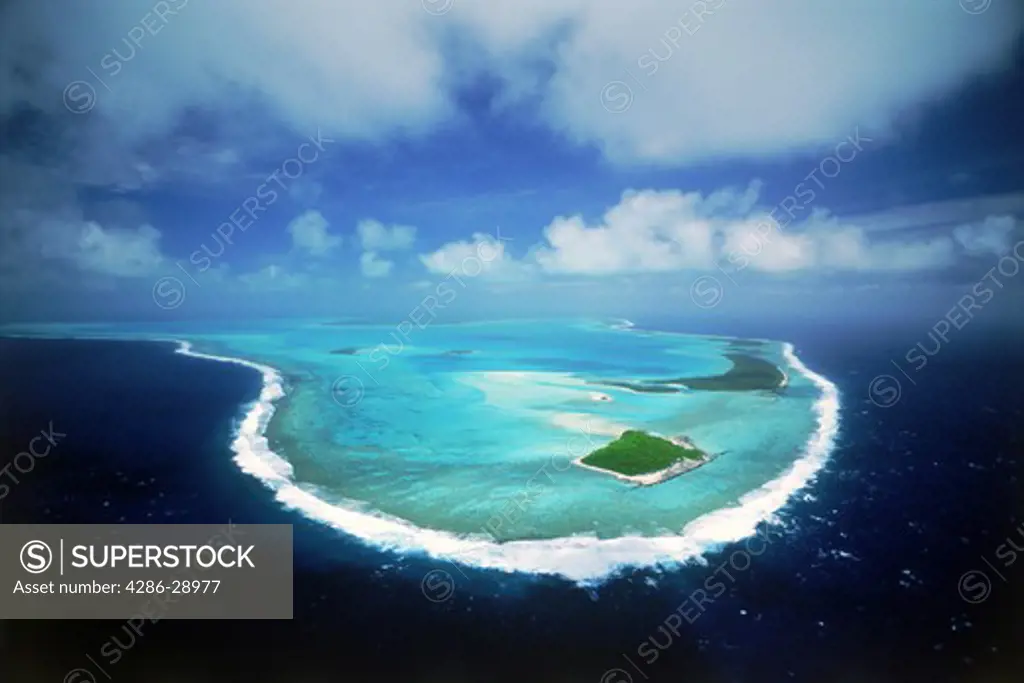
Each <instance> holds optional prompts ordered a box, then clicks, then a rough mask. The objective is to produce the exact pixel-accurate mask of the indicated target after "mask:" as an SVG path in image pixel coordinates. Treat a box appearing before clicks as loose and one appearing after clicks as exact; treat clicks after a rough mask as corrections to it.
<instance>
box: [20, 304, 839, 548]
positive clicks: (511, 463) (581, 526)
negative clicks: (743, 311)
mask: <svg viewBox="0 0 1024 683" xmlns="http://www.w3.org/2000/svg"><path fill="white" fill-rule="evenodd" d="M61 329H62V330H63V331H64V332H67V333H72V334H80V335H88V336H115V337H135V338H167V337H175V338H184V339H188V340H190V341H192V342H194V343H195V345H196V348H197V349H198V350H200V351H203V352H206V353H210V354H216V355H218V356H231V357H240V358H245V359H249V360H252V361H256V362H258V363H261V364H266V365H269V366H272V367H273V368H276V369H278V370H279V371H280V372H281V373H282V375H283V376H284V384H285V390H286V394H287V397H288V398H287V400H286V402H284V403H283V404H282V405H281V407H280V409H279V410H278V412H277V414H276V416H275V418H274V421H273V424H272V425H271V428H270V431H269V432H268V435H269V436H270V443H271V447H272V448H273V449H274V450H275V451H277V453H278V455H280V456H281V457H283V458H284V459H285V460H286V461H288V462H289V463H290V464H291V466H292V468H293V469H292V471H291V472H289V473H288V474H289V475H290V477H291V478H292V480H293V482H294V484H296V485H297V487H298V488H299V489H301V490H302V491H304V492H305V493H307V494H313V496H315V497H316V498H317V499H319V500H320V501H322V502H326V503H332V504H336V505H338V506H341V507H344V508H345V509H348V510H357V511H361V512H363V513H366V514H368V515H380V514H383V515H384V516H387V517H394V518H398V519H399V520H404V522H406V523H409V524H410V525H412V526H414V527H417V528H420V529H433V530H442V531H446V532H454V533H456V534H458V535H460V536H464V535H474V536H479V537H483V538H487V539H490V540H495V541H508V540H515V539H556V538H562V537H566V536H577V535H586V536H590V537H597V538H601V539H611V538H619V537H623V536H631V537H632V536H641V537H664V536H666V535H673V534H680V533H681V532H682V531H683V529H684V528H685V527H687V525H689V524H691V523H693V522H694V521H695V520H698V519H699V518H701V517H703V516H705V515H708V514H710V513H713V512H715V511H721V510H723V509H725V508H731V507H736V506H739V505H741V503H742V500H741V499H742V498H743V497H744V496H745V495H748V494H750V493H751V492H753V491H755V490H756V489H759V488H760V487H764V486H766V485H767V484H769V483H770V482H772V481H773V480H775V479H777V478H779V477H781V476H782V475H783V474H784V473H786V472H787V470H789V469H790V468H792V466H793V465H794V463H795V462H796V461H797V460H798V458H800V457H801V455H802V454H804V452H805V450H806V447H807V445H808V442H809V440H811V439H812V438H813V436H814V434H815V432H816V430H818V429H819V416H818V415H817V414H816V412H815V404H816V402H818V401H819V399H820V398H821V391H820V388H819V386H817V385H816V384H815V383H814V382H813V381H812V379H811V378H810V377H808V376H805V374H802V373H801V372H800V371H798V370H797V369H796V368H794V367H792V364H791V362H790V360H789V359H788V358H787V355H786V353H785V348H784V346H783V345H782V344H781V343H778V342H764V343H762V344H761V345H759V346H756V347H742V348H737V347H731V346H730V344H731V340H728V339H725V338H711V337H697V336H686V335H679V334H668V333H654V332H641V331H636V330H630V329H618V328H615V327H611V326H608V325H605V324H600V323H591V322H559V323H552V322H551V321H544V322H505V323H480V324H462V325H433V326H429V327H427V328H425V329H418V328H416V327H412V328H411V329H409V330H401V331H399V330H397V329H396V328H394V327H387V326H353V325H345V326H335V325H325V324H323V323H322V322H316V321H309V322H304V323H299V324H296V323H294V322H261V323H259V324H252V325H232V326H230V327H229V326H227V325H213V324H194V323H190V324H178V325H158V326H134V327H132V328H125V327H104V326H89V327H81V326H79V327H66V326H65V327H63V328H61ZM15 331H16V330H15ZM35 331H39V328H38V327H37V328H35ZM338 349H356V350H358V351H357V352H356V353H354V354H351V355H349V354H331V353H330V352H331V351H332V350H338ZM453 351H460V352H461V351H471V353H458V354H453V353H452V352H453ZM729 351H733V352H743V353H749V354H751V355H757V356H759V357H762V358H765V359H766V360H769V361H771V362H773V363H775V364H776V365H777V366H779V367H780V368H782V369H783V370H784V371H785V372H786V373H787V375H788V376H789V385H788V386H787V387H786V389H785V390H784V391H783V392H781V395H776V394H774V393H771V392H686V393H681V394H638V393H634V392H631V391H628V390H620V389H616V388H613V387H607V386H597V385H592V384H588V382H590V381H593V380H626V381H628V380H634V379H641V378H667V377H680V376H700V375H712V374H720V373H723V372H725V371H726V370H728V369H729V367H730V366H731V363H730V362H729V361H728V360H727V359H725V358H724V357H723V354H724V353H726V352H729ZM597 394H604V395H606V396H607V397H610V398H611V400H610V401H601V400H595V395H597ZM625 428H639V429H644V430H648V431H651V432H655V433H659V434H662V435H666V436H668V435H677V434H686V435H688V436H690V437H691V438H692V439H693V440H694V441H695V442H696V443H697V445H698V446H700V447H701V448H703V449H704V450H706V451H709V452H715V453H722V455H721V456H720V457H718V458H717V459H715V460H714V461H713V462H711V463H709V464H707V465H705V466H703V467H701V468H699V469H697V470H695V471H693V472H689V473H687V474H685V475H683V476H681V477H677V478H675V479H672V480H670V481H667V482H664V483H661V484H658V485H656V486H652V487H636V486H633V485H631V484H628V483H626V482H623V481H620V480H617V479H615V478H613V477H611V476H608V475H605V474H602V473H599V472H594V471H589V470H585V469H582V468H579V467H577V466H575V465H572V464H571V461H572V460H573V459H574V458H576V457H579V456H582V455H584V454H585V453H587V452H589V451H591V450H593V449H595V448H597V447H599V446H601V445H603V444H605V443H607V442H608V441H610V440H612V439H613V438H614V436H615V435H616V434H617V433H618V432H619V431H621V430H622V429H625ZM250 455H251V454H250ZM250 471H252V470H251V469H250ZM253 473H256V472H253ZM290 504H293V505H296V506H300V505H301V504H300V503H296V502H294V501H292V502H291V503H290ZM311 514H313V515H314V516H316V514H318V513H316V512H313V511H311ZM342 526H344V525H342ZM346 528H347V527H346Z"/></svg>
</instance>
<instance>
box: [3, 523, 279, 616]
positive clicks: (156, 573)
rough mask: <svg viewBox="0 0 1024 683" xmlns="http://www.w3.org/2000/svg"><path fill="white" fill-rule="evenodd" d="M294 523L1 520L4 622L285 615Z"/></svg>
mask: <svg viewBox="0 0 1024 683" xmlns="http://www.w3.org/2000/svg"><path fill="white" fill-rule="evenodd" d="M291 618H292V527H291V525H290V524H233V523H231V522H228V523H227V524H0V619H136V620H148V621H151V622H156V621H159V620H160V619H291Z"/></svg>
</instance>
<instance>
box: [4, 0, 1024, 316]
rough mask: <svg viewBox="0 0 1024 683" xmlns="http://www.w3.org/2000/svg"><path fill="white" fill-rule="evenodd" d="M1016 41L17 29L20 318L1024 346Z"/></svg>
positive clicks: (14, 110)
mask: <svg viewBox="0 0 1024 683" xmlns="http://www.w3.org/2000/svg"><path fill="white" fill-rule="evenodd" d="M1022 29H1024V3H1022V2H1018V1H1016V0H905V1H903V2H900V3H893V2H891V1H889V0H830V1H829V2H823V1H818V0H813V1H812V0H783V1H781V2H777V3H764V2H761V1H760V0H703V1H698V2H692V1H691V0H683V1H682V2H666V1H665V0H634V1H633V2H629V3H623V2H621V1H620V0H614V1H613V0H589V1H585V0H520V1H518V2H501V3H499V2H496V1H493V0H486V1H485V0H477V1H473V0H379V1H378V2H375V3H367V2H358V3H357V2H348V1H347V0H338V1H335V2H332V1H330V0H289V1H287V2H285V1H284V0H281V1H278V0H261V1H260V2H251V1H248V2H246V1H243V0H221V1H220V2H217V3H203V2H199V0H166V1H150V0H145V1H136V0H123V1H121V2H117V3H83V2H76V1H73V0H0V249H2V251H0V321H89V320H94V321H122V320H189V319H205V318H211V317H212V318H226V317H237V318H247V317H258V316H275V317H276V316H308V317H314V316H316V317H320V316H331V317H337V318H339V319H347V318H350V317H351V318H354V319H367V320H374V321H379V322H386V321H394V322H397V321H398V320H401V319H403V318H405V317H408V315H409V314H410V312H411V311H414V310H416V311H418V313H417V314H416V315H418V316H419V317H420V318H421V319H422V318H423V316H424V314H423V308H424V306H426V307H427V308H428V309H429V313H428V314H427V316H428V318H429V319H430V320H440V319H446V320H451V321H455V320H462V319H472V318H504V317H523V316H526V317H546V316H555V315H558V316H564V315H574V316H576V315H580V316H605V317H627V318H628V317H634V316H652V315H663V316H671V315H678V316H680V317H683V318H686V317H693V318H694V319H698V318H701V319H708V318H709V317H710V318H713V317H714V316H740V317H742V316H751V317H756V316H774V317H782V318H785V317H794V318H801V319H814V318H815V317H818V316H845V317H864V318H880V319H894V320H895V319H901V318H905V317H907V316H911V315H912V316H922V317H925V318H927V317H929V316H943V315H946V314H947V312H948V311H950V310H951V309H954V308H959V309H960V310H961V311H963V310H965V309H966V310H967V311H968V315H980V313H979V311H982V310H984V308H986V307H988V308H990V309H995V310H994V311H992V312H991V313H985V315H989V316H992V317H1002V318H1007V317H1013V316H1019V315H1020V311H1021V310H1022V308H1021V303H1022V302H1024V284H1022V283H1024V275H1021V276H1020V277H1017V275H1018V271H1019V270H1020V269H1021V264H1022V262H1024V223H1022V219H1024V126H1022V125H1021V122H1022V121H1024V87H1022V86H1024V50H1022V44H1024V43H1022V40H1021V37H1022ZM965 296H968V297H971V298H970V299H968V300H965V299H964V297H965ZM972 311H973V313H972Z"/></svg>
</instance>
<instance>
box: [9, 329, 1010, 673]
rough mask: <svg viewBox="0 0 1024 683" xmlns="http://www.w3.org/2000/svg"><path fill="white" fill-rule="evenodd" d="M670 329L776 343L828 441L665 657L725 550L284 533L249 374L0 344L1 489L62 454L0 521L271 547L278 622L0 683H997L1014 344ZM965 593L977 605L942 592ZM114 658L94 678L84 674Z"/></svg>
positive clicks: (36, 473)
mask: <svg viewBox="0 0 1024 683" xmlns="http://www.w3.org/2000/svg"><path fill="white" fill-rule="evenodd" d="M637 322H638V323H639V324H640V326H645V325H646V326H650V327H658V328H660V329H677V330H680V331H684V328H683V326H682V325H680V324H679V323H667V322H664V321H637ZM685 331H693V332H716V333H722V334H736V335H741V336H760V337H773V338H779V339H786V340H789V341H792V342H794V344H795V345H796V352H797V355H798V356H799V357H800V358H801V359H802V360H803V362H804V363H806V364H807V365H808V367H810V368H811V369H812V370H814V371H815V372H819V373H821V374H824V375H825V376H826V377H828V378H829V379H830V380H832V381H833V382H835V383H836V384H837V385H838V386H839V388H840V391H841V396H842V424H841V432H840V436H839V441H838V444H837V447H836V449H835V451H834V452H833V454H832V457H831V460H830V462H829V464H828V466H827V467H826V468H825V469H824V470H823V471H822V472H821V473H820V474H819V476H818V478H817V481H816V482H815V483H814V484H813V485H812V486H811V487H809V488H808V489H807V490H805V491H804V492H802V494H798V496H797V497H796V498H795V499H794V500H793V501H791V503H790V504H789V505H788V506H787V507H786V508H785V509H784V510H783V511H782V514H781V517H782V519H783V525H782V527H781V530H777V531H774V532H771V535H770V538H771V539H772V542H770V543H769V544H768V545H767V548H766V550H765V551H764V552H763V553H762V554H760V555H758V556H757V557H755V558H753V559H752V560H751V562H750V563H749V567H746V566H745V567H743V569H742V570H740V571H735V570H732V571H731V572H730V576H731V578H724V577H722V576H721V575H719V577H720V578H721V579H722V580H723V581H724V583H726V585H727V590H726V591H725V592H724V594H722V595H721V596H720V597H718V598H717V599H715V600H714V601H713V603H711V604H709V605H706V606H705V611H704V612H702V613H701V614H700V616H699V618H697V619H695V620H694V621H693V623H687V622H686V621H683V622H682V625H681V626H678V625H677V626H675V629H674V630H675V631H677V632H678V633H675V632H673V629H666V628H665V624H666V620H667V618H668V617H669V616H670V614H671V613H672V612H673V611H674V610H676V608H677V607H678V606H679V605H680V604H681V603H683V602H684V601H685V600H686V599H687V596H689V595H690V593H691V592H692V591H693V590H694V589H695V588H697V587H699V586H701V585H702V584H704V583H705V581H706V580H707V577H708V576H709V575H710V574H711V573H712V572H713V571H714V570H715V569H716V567H719V566H721V564H722V562H723V561H728V558H729V557H730V556H731V553H733V552H734V550H735V548H732V547H727V548H724V549H723V550H722V551H721V553H717V554H713V555H711V556H709V557H708V558H707V559H708V565H707V566H688V567H685V568H683V569H680V570H676V571H672V572H667V573H658V572H655V571H642V572H641V571H638V572H629V573H628V574H626V575H625V576H623V577H621V578H617V579H613V580H611V581H610V582H608V583H606V584H604V585H602V586H600V587H596V588H589V589H588V588H580V587H577V586H575V585H572V584H570V583H568V582H565V581H562V580H558V579H554V578H535V577H525V576H519V575H508V574H500V573H495V572H489V571H477V570H469V569H465V568H459V567H455V566H454V565H451V564H449V563H446V562H435V561H432V560H429V559H427V558H418V557H399V556H397V555H395V554H393V553H389V552H382V551H379V550H376V549H373V548H369V547H366V546H363V545H361V544H359V543H356V542H353V541H351V540H349V539H347V538H345V537H344V536H341V535H339V534H338V533H337V532H335V531H332V530H329V529H326V528H324V527H321V526H319V525H317V524H315V523H312V522H310V521H308V520H305V519H303V518H302V517H300V516H298V515H297V514H295V513H291V512H288V511H286V510H282V509H281V508H280V507H279V506H278V505H277V504H276V503H275V502H274V501H273V499H272V497H271V495H270V492H269V491H268V490H266V489H265V488H263V486H262V485H261V484H260V483H259V482H258V481H257V480H256V479H254V478H252V477H249V476H247V475H245V474H243V473H242V472H241V471H239V470H238V468H237V467H236V466H235V464H234V463H233V462H232V460H231V457H232V454H231V451H230V449H229V446H228V444H229V441H230V437H231V434H232V429H233V426H234V423H235V421H236V420H237V419H238V418H239V417H240V415H241V413H242V407H243V405H244V404H245V403H247V402H249V401H251V400H252V399H254V398H255V397H256V395H257V394H258V392H259V388H260V377H259V376H258V374H257V373H256V372H254V371H252V370H250V369H248V368H245V367H241V366H236V365H231V364H225V363H217V362H211V361H207V360H202V359H197V358H189V357H186V356H182V355H180V354H175V353H173V351H174V345H173V344H170V343H153V342H147V343H141V342H138V343H137V342H120V341H118V342H112V341H102V342H101V341H82V340H27V339H0V420H2V422H0V465H5V464H6V463H7V462H8V461H9V460H10V458H11V457H12V456H13V455H14V454H15V453H17V452H18V451H21V450H23V449H24V444H26V443H27V442H28V441H29V440H30V439H31V438H32V437H33V436H34V435H35V434H38V433H39V431H40V430H43V429H47V428H48V427H49V426H50V425H51V423H52V428H53V430H54V431H56V432H59V433H61V434H65V435H66V436H63V437H61V439H60V441H59V443H58V445H57V446H56V447H54V448H53V449H52V450H51V453H50V454H49V455H48V456H47V457H46V458H43V459H39V460H37V461H36V462H35V465H34V467H33V469H32V470H31V471H29V472H26V473H17V472H16V476H17V478H18V482H17V483H16V484H13V485H12V484H11V482H9V481H6V480H5V481H4V482H3V483H7V484H8V485H9V490H8V491H7V493H6V495H5V496H4V498H3V499H2V500H0V521H2V522H3V523H61V522H63V523H67V522H75V523H99V522H125V523H170V522H176V523H188V522H190V523H222V522H227V521H229V520H231V521H233V522H236V523H282V522H283V523H290V524H294V525H295V560H294V561H295V585H294V604H295V618H294V619H293V620H292V621H290V622H283V621H282V622H234V621H206V622H203V621H175V620H162V621H160V622H159V623H157V624H151V625H148V626H147V627H145V628H144V632H143V634H142V635H141V636H138V637H136V638H131V639H130V637H129V635H127V634H126V632H125V631H124V630H123V623H122V622H116V621H103V622H53V621H38V622H35V621H21V622H5V623H3V624H2V625H0V661H2V662H3V664H2V668H0V671H2V673H0V680H2V681H5V682H6V681H11V682H12V683H21V682H22V681H24V682H27V683H36V682H37V681H38V682H46V681H53V682H54V683H57V682H58V681H61V680H64V676H65V674H66V673H67V672H68V671H69V670H72V669H75V668H84V669H86V670H88V671H91V672H93V675H94V677H95V680H97V681H104V680H115V681H126V682H127V681H146V682H152V683H164V682H167V683H170V682H172V681H189V682H190V683H202V682H205V681H240V682H241V681H245V682H246V683H253V682H256V681H280V682H282V683H284V682H288V683H307V682H308V683H319V682H321V681H346V682H350V681H351V682H356V681H364V680H365V681H451V682H455V681H481V682H491V681H504V680H514V681H531V683H532V682H536V683H543V682H546V681H558V682H562V681H567V682H569V681H571V682H575V681H585V682H588V683H598V682H601V683H629V682H630V681H632V682H634V683H640V682H641V681H647V680H650V681H675V682H680V683H682V682H691V681H692V682H694V683H701V682H704V681H708V682H723V683H724V682H730V683H731V682H746V681H767V682H775V681H809V682H814V683H830V682H833V681H836V682H847V681H849V682H854V681H872V682H878V681H929V682H936V683H939V682H942V681H972V682H973V681H1008V680H1020V679H1021V677H1022V676H1024V616H1022V615H1024V610H1022V607H1024V588H1022V587H1024V558H1017V557H1016V554H1015V555H1014V560H1015V561H1014V562H1013V563H1007V562H1006V559H1005V558H1006V557H1007V555H1006V553H1005V552H1004V553H1002V554H1001V555H1000V556H999V557H997V554H996V553H997V549H998V548H1000V547H1001V546H1002V547H1003V549H1004V551H1005V546H1006V544H1007V542H1008V541H1011V542H1015V543H1016V545H1017V547H1020V548H1024V496H1022V493H1024V487H1022V480H1021V476H1020V475H1021V459H1022V458H1021V454H1022V446H1024V429H1022V426H1024V419H1022V418H1024V387H1022V384H1021V382H1022V380H1024V348H1022V346H1021V344H1020V343H1019V336H1015V335H1010V334H1004V333H1002V332H1001V331H999V330H993V329H986V330H983V329H978V330H973V331H972V330H970V329H969V328H968V329H967V330H965V331H964V332H963V333H962V334H961V335H960V336H959V337H957V338H955V339H952V340H951V341H950V342H948V343H945V344H944V345H943V346H942V348H940V349H938V350H937V351H936V353H935V354H934V355H932V356H929V357H928V364H927V366H925V367H924V368H922V369H920V370H916V371H915V370H913V368H912V366H911V365H910V364H909V363H907V361H906V360H905V356H906V353H907V351H908V349H910V348H911V347H912V346H913V345H914V344H915V343H917V342H919V341H920V342H922V343H923V344H925V345H926V346H930V348H934V344H933V343H932V341H931V340H930V339H929V337H928V335H927V327H924V328H921V327H913V328H912V327H911V326H908V327H907V329H906V330H898V331H889V332H885V333H882V332H878V333H866V332H865V331H864V330H863V329H860V330H859V331H858V332H854V327H853V326H852V325H850V326H843V325H839V324H832V325H825V324H818V323H811V322H808V323H806V324H805V325H804V326H803V327H802V329H798V330H796V331H794V330H792V329H787V330H784V329H781V326H780V329H777V330H775V329H766V328H765V327H764V326H760V327H756V328H750V327H744V326H741V325H734V326H729V325H723V324H719V325H718V326H716V327H715V328H714V329H707V330H704V329H694V328H693V327H692V326H689V327H687V328H686V329H685ZM893 359H896V361H897V365H898V366H899V367H897V365H894V364H893ZM901 372H906V373H907V374H906V375H904V374H901ZM883 374H884V375H891V376H892V377H893V378H895V379H896V380H897V381H898V382H899V394H898V400H896V401H895V402H891V401H892V398H893V396H896V394H895V393H894V388H893V387H894V385H892V384H891V382H890V383H889V384H885V383H884V382H883V385H878V384H875V385H872V384H871V383H872V380H873V378H875V377H876V376H878V375H883ZM885 382H889V380H885ZM869 386H872V387H874V388H876V389H878V391H876V392H875V393H874V394H871V393H869ZM882 389H884V390H885V391H882ZM872 395H873V396H874V397H875V399H876V402H872V400H870V399H871V396H872ZM878 403H881V404H884V405H878ZM890 403H891V404H890ZM0 490H2V489H0ZM1020 554H1021V555H1024V552H1022V553H1020ZM1000 558H1002V559H1000ZM993 567H994V568H993ZM995 569H997V570H999V571H998V575H997V573H995V571H994V570H995ZM433 570H437V572H436V573H435V574H434V576H435V577H436V576H445V577H450V579H451V582H450V585H449V586H447V587H448V588H450V589H451V592H450V595H446V599H444V600H437V595H436V593H435V594H433V595H430V594H429V593H430V592H431V590H432V589H427V590H425V588H424V584H423V579H424V576H425V574H427V572H430V571H433ZM977 571H981V572H985V576H987V577H988V578H989V579H990V581H991V583H989V584H985V583H984V582H983V580H982V579H981V578H979V577H980V576H981V575H980V574H977V573H975V574H972V580H971V581H970V582H969V583H967V584H964V583H962V582H961V578H962V577H963V576H964V575H965V573H968V572H977ZM440 572H443V573H440ZM979 581H980V583H979ZM965 596H966V597H965ZM253 598H254V599H258V596H253ZM673 623H674V622H673ZM113 637H116V638H118V643H119V645H120V648H119V650H120V655H121V656H120V657H119V658H118V660H117V661H116V662H113V661H110V658H104V656H103V655H101V654H100V652H101V649H102V648H103V647H104V645H105V644H107V643H109V642H110V641H111V639H112V638H113ZM129 641H130V645H129ZM107 651H109V648H108V650H107ZM652 653H653V654H652ZM654 655H657V656H656V657H655V656H654ZM97 663H98V665H97ZM100 667H102V671H100V670H97V669H98V668H100ZM81 680H82V681H88V679H81ZM68 683H81V682H80V681H73V682H72V681H69V682H68Z"/></svg>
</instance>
